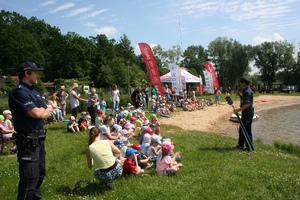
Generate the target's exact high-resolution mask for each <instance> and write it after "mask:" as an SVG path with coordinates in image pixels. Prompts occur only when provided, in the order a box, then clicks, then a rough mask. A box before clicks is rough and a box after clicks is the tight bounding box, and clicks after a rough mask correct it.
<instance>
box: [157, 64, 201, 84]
mask: <svg viewBox="0 0 300 200" xmlns="http://www.w3.org/2000/svg"><path fill="white" fill-rule="evenodd" d="M180 72H181V81H182V83H200V82H201V79H200V78H199V77H197V76H194V75H193V74H191V73H189V72H188V71H186V69H185V68H183V67H180ZM171 78H172V76H171V72H169V73H167V74H165V75H163V76H161V77H160V81H161V82H162V83H171V82H172V81H171Z"/></svg>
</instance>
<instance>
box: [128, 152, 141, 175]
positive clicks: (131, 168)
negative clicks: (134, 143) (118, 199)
mask: <svg viewBox="0 0 300 200" xmlns="http://www.w3.org/2000/svg"><path fill="white" fill-rule="evenodd" d="M135 152H136V150H135V149H133V148H127V150H126V157H127V159H126V160H125V162H124V164H123V175H124V176H130V175H142V174H143V173H144V170H143V169H141V167H140V166H139V165H138V161H137V157H136V155H135Z"/></svg>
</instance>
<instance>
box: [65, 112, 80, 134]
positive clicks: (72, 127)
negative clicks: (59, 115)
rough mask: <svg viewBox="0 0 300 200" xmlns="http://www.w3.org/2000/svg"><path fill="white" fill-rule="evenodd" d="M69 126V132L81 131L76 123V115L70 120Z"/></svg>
mask: <svg viewBox="0 0 300 200" xmlns="http://www.w3.org/2000/svg"><path fill="white" fill-rule="evenodd" d="M67 127H68V132H73V133H79V127H78V124H77V123H76V119H75V117H74V116H71V117H70V121H69V123H68V125H67Z"/></svg>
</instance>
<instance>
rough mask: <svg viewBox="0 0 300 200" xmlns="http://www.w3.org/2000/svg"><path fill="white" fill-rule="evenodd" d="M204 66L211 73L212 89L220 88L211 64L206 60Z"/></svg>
mask: <svg viewBox="0 0 300 200" xmlns="http://www.w3.org/2000/svg"><path fill="white" fill-rule="evenodd" d="M204 67H205V68H206V70H207V71H208V72H209V73H211V75H212V80H213V86H214V89H216V88H220V85H219V81H218V78H217V76H216V72H215V69H214V67H213V65H212V64H211V63H210V62H206V63H204Z"/></svg>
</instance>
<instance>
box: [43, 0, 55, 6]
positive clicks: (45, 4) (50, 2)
mask: <svg viewBox="0 0 300 200" xmlns="http://www.w3.org/2000/svg"><path fill="white" fill-rule="evenodd" d="M52 4H55V1H46V2H44V3H41V4H40V5H39V6H42V7H43V6H49V5H52Z"/></svg>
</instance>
